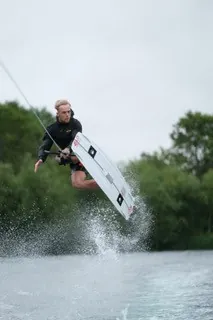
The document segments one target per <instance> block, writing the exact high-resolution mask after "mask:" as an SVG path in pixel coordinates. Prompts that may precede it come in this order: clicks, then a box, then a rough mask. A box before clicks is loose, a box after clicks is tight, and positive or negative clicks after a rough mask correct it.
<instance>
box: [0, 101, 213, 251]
mask: <svg viewBox="0 0 213 320" xmlns="http://www.w3.org/2000/svg"><path fill="white" fill-rule="evenodd" d="M32 111H35V112H36V113H37V114H38V115H39V117H41V119H42V121H43V122H44V124H45V126H47V125H48V124H50V123H51V122H52V121H54V117H53V116H52V114H51V113H49V112H48V111H47V110H46V109H45V108H42V109H41V110H39V109H36V108H35V109H33V110H27V109H25V108H24V107H22V106H21V105H19V103H18V102H14V101H7V102H5V103H3V104H0V177H1V178H0V228H1V238H2V239H3V240H2V241H5V238H7V237H8V235H9V236H11V237H16V239H17V237H21V238H22V239H23V238H26V237H30V236H31V235H32V233H33V232H37V233H38V234H39V237H41V234H40V231H39V230H41V228H44V226H45V228H46V226H50V228H52V229H53V225H54V226H55V227H54V228H56V227H57V228H56V229H57V230H58V228H59V226H62V225H63V228H62V229H63V231H62V230H61V231H60V232H58V231H57V236H56V239H54V240H51V241H52V242H51V243H52V249H51V250H50V249H48V250H49V251H48V250H47V251H48V252H66V250H68V251H71V252H74V251H75V250H76V251H78V252H81V241H80V240H79V239H80V238H81V239H82V238H83V237H85V234H84V231H83V230H84V227H82V225H80V223H79V221H81V222H82V221H83V222H85V224H86V223H87V221H88V220H89V218H90V216H89V215H88V211H89V214H92V215H93V216H94V215H99V213H97V212H93V207H94V206H95V205H96V204H97V203H99V201H100V199H101V201H107V199H106V198H105V196H104V195H103V193H102V192H101V191H98V192H96V193H93V192H92V193H91V192H86V191H78V190H75V189H73V188H71V186H70V174H69V168H68V167H64V166H58V165H57V164H56V163H55V161H54V159H52V158H51V157H49V158H48V160H47V161H46V163H45V164H44V165H42V166H41V168H40V169H39V171H38V172H37V173H36V174H35V173H34V170H33V169H34V163H35V161H36V157H37V149H38V145H39V144H40V142H41V138H42V135H43V131H44V130H43V128H42V127H41V126H40V124H39V122H38V121H37V119H36V117H35V115H34V114H33V112H32ZM170 136H171V142H172V145H171V148H170V149H168V150H164V149H163V148H161V149H160V151H156V152H154V153H153V154H146V153H142V155H141V158H140V159H139V160H135V161H130V162H129V163H128V164H126V165H125V171H126V173H127V174H128V173H129V174H130V173H131V174H134V176H135V177H136V182H137V183H138V184H139V193H140V196H141V198H142V199H143V201H144V202H145V203H146V205H147V207H148V208H149V209H150V212H151V214H152V216H153V219H154V226H153V229H152V234H151V243H150V249H152V250H173V249H190V248H193V249H196V248H202V249H205V248H206V249H210V248H213V235H212V234H213V233H212V232H213V217H212V213H213V212H212V211H213V200H212V199H213V197H212V194H213V170H212V169H211V168H212V158H213V117H212V116H210V115H206V114H201V113H199V112H196V113H192V112H188V113H187V114H186V115H185V116H184V117H182V118H181V119H180V120H179V121H178V122H177V124H176V125H174V127H173V131H172V133H171V135H170ZM88 208H89V209H88ZM100 216H102V214H101V213H100ZM79 217H81V220H80V219H79ZM110 219H111V220H110ZM103 220H105V223H106V225H107V224H109V223H111V224H113V223H114V225H119V228H121V229H122V230H123V232H124V234H127V233H128V224H127V223H126V222H125V221H124V219H123V218H122V217H121V216H120V215H119V214H116V212H115V214H113V215H110V218H109V216H108V217H107V219H106V218H104V219H103ZM139 225H140V224H139ZM60 228H61V227H60ZM42 230H46V229H42ZM42 232H43V233H45V231H42ZM43 236H44V235H43ZM42 241H43V240H42ZM42 243H43V242H42ZM53 243H54V245H53ZM139 243H140V241H139ZM88 245H89V243H88ZM53 247H54V249H53ZM57 248H60V249H57ZM76 248H77V249H76ZM139 249H141V250H142V249H143V248H142V245H141V247H140V248H139ZM57 250H58V251H57ZM82 250H83V249H82Z"/></svg>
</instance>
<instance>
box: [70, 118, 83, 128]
mask: <svg viewBox="0 0 213 320" xmlns="http://www.w3.org/2000/svg"><path fill="white" fill-rule="evenodd" d="M71 123H72V124H74V125H76V126H79V125H80V126H81V122H80V121H79V120H78V119H76V118H72V119H71Z"/></svg>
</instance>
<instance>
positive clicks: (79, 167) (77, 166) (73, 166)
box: [70, 162, 88, 175]
mask: <svg viewBox="0 0 213 320" xmlns="http://www.w3.org/2000/svg"><path fill="white" fill-rule="evenodd" d="M70 169H71V173H73V172H76V171H83V172H85V173H86V175H87V174H88V172H87V170H86V168H85V167H84V166H83V165H82V164H81V163H80V162H78V163H70Z"/></svg>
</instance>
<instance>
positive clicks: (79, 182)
mask: <svg viewBox="0 0 213 320" xmlns="http://www.w3.org/2000/svg"><path fill="white" fill-rule="evenodd" d="M55 109H56V121H55V122H54V123H52V124H51V125H50V126H48V127H47V131H48V132H49V134H50V135H51V137H52V138H53V139H54V141H55V142H56V143H57V145H58V146H59V147H60V148H61V149H62V151H63V153H66V154H63V153H61V154H60V156H59V157H57V158H56V160H57V161H58V162H59V164H64V163H67V162H69V164H70V168H71V183H72V186H73V187H74V188H78V189H97V188H99V186H98V184H97V183H96V181H95V180H93V179H90V180H87V179H86V177H87V171H86V169H85V168H84V166H83V165H82V164H81V163H80V161H79V159H78V158H77V157H76V156H75V155H74V154H73V153H72V150H71V148H70V146H71V144H72V142H73V140H74V138H75V135H76V134H77V133H78V132H82V125H81V123H80V122H79V121H78V120H77V119H75V118H74V112H73V110H72V109H71V104H70V103H69V101H67V100H57V101H56V103H55ZM52 145H53V141H52V140H51V138H50V137H49V135H48V134H47V133H45V135H44V137H43V143H42V144H41V145H40V147H39V151H38V160H37V162H36V163H35V168H34V171H35V172H37V170H38V168H39V167H40V165H41V164H43V163H44V162H45V161H46V158H47V155H48V154H47V153H45V150H48V151H49V150H50V149H51V147H52Z"/></svg>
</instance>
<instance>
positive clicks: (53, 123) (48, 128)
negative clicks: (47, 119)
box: [47, 121, 57, 130]
mask: <svg viewBox="0 0 213 320" xmlns="http://www.w3.org/2000/svg"><path fill="white" fill-rule="evenodd" d="M56 127H57V121H55V122H52V123H51V124H49V125H48V126H47V130H51V129H54V128H56Z"/></svg>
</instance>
